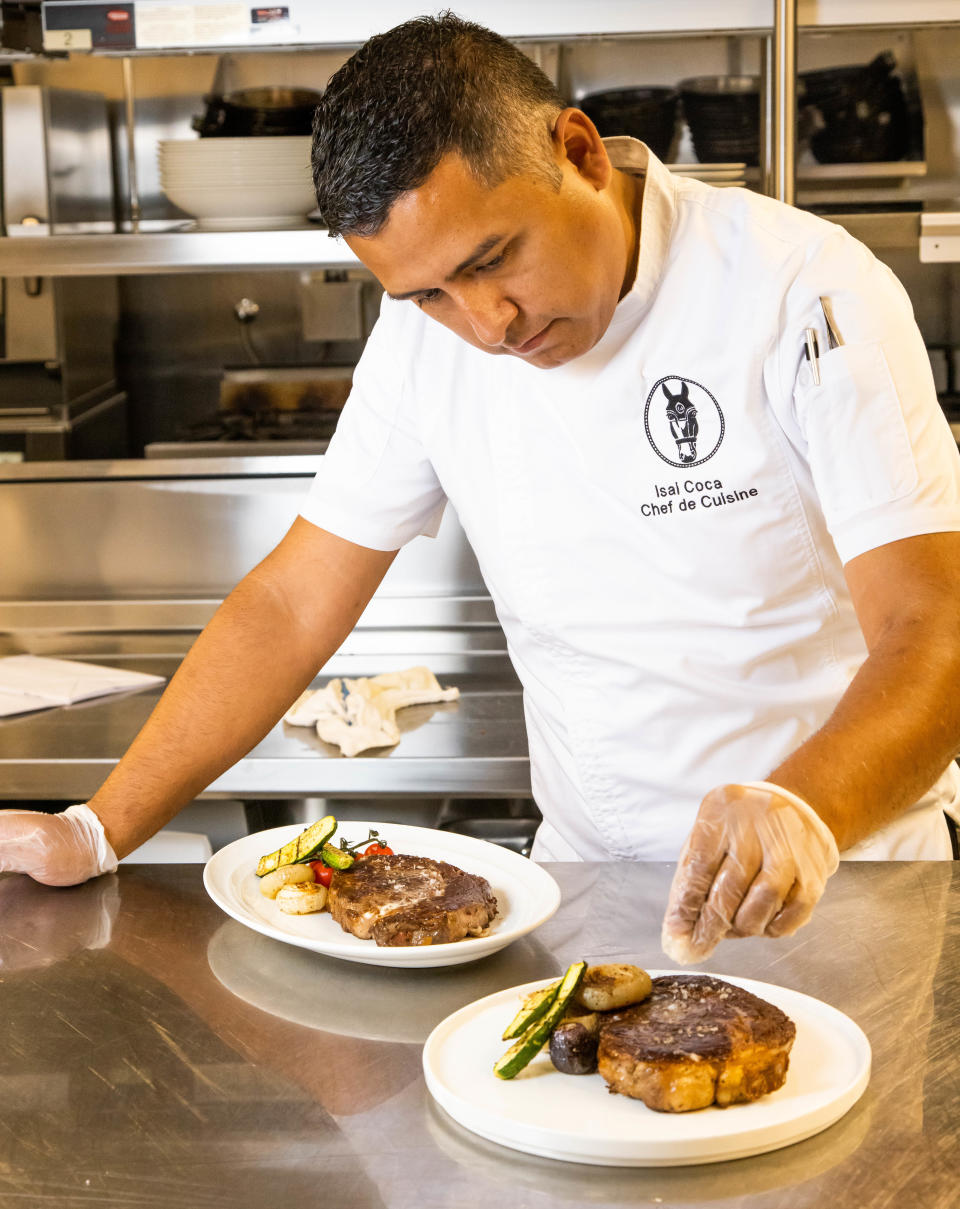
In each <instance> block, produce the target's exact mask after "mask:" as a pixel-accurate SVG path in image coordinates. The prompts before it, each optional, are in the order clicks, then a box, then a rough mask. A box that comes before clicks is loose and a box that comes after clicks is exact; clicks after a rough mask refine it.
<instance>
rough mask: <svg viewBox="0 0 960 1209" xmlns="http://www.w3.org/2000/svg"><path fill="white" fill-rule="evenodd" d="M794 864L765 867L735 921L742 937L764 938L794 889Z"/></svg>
mask: <svg viewBox="0 0 960 1209" xmlns="http://www.w3.org/2000/svg"><path fill="white" fill-rule="evenodd" d="M794 884H795V882H794V865H793V862H792V861H785V862H777V863H775V864H766V863H765V864H764V866H763V868H762V869H761V870H760V871H759V873H758V874H757V876H756V877H755V878H754V879H753V884H752V885H751V886H750V889H749V890H748V891H747V893H746V894H745V895H744V896H743V900H742V902H741V903H740V906H739V907H738V908H737V911H736V913H735V915H734V917H733V920H732V921H731V924H732V928H733V929H734V930H735V931H736V932H737V934H738V935H739V936H762V935H763V933H764V932H765V931H766V929H767V926H768V925H769V923H770V921H771V920H772V919H773V918H774V916H775V915H777V914H778V912H779V911H780V910H781V909H782V908H783V906H784V903H785V902H786V900H787V896H788V895H789V894H790V892H791V889H792V887H793V886H794Z"/></svg>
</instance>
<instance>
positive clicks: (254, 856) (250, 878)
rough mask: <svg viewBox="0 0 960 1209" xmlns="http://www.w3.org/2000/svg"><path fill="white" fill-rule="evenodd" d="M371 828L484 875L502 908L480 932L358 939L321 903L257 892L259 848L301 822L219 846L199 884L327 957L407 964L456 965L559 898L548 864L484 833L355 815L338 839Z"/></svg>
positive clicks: (538, 920) (537, 918)
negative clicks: (412, 942) (455, 937)
mask: <svg viewBox="0 0 960 1209" xmlns="http://www.w3.org/2000/svg"><path fill="white" fill-rule="evenodd" d="M371 828H373V829H375V830H377V831H379V833H380V837H381V840H382V842H383V843H385V844H388V845H389V846H390V847H391V848H392V849H393V850H394V852H404V853H410V854H412V855H416V856H427V857H431V858H432V859H434V860H440V861H448V862H449V863H450V864H451V865H456V866H458V868H460V869H464V870H466V871H467V872H468V873H475V874H478V875H479V876H480V877H485V878H486V879H487V881H488V882H489V883H490V886H491V889H492V890H493V892H494V894H495V895H496V897H497V903H498V905H499V908H500V913H499V915H498V916H497V918H496V919H495V920H494V921H493V923H492V924H491V925H490V927H489V928H488V929H487V931H486V932H485V933H484V935H483V936H474V937H467V938H466V939H464V940H459V941H456V942H455V943H454V944H438V945H423V946H412V947H409V948H401V947H393V946H385V947H383V948H380V947H378V946H377V945H376V944H375V943H374V942H373V941H372V940H359V939H358V938H357V937H356V936H352V935H350V933H349V932H344V931H343V929H342V928H341V927H340V925H339V924H337V923H335V922H334V921H333V919H332V918H331V917H330V915H329V914H328V913H327V912H326V911H324V912H321V913H319V914H316V915H285V914H284V913H283V912H282V911H281V910H280V908H279V907H278V906H277V904H276V902H274V901H273V900H272V899H269V898H265V897H264V896H263V894H261V893H260V885H259V879H258V878H257V875H256V873H255V872H254V871H255V869H256V865H257V861H258V860H259V858H260V857H261V856H263V855H264V854H265V853H268V852H272V851H274V850H275V849H277V848H279V847H281V845H283V844H286V843H288V842H289V841H290V840H292V839H293V838H294V837H295V836H297V835H299V834H300V832H301V831H303V827H302V826H299V825H298V824H293V825H291V826H287V827H274V828H272V829H271V830H269V831H260V832H256V833H255V834H253V835H247V836H244V837H243V838H242V839H239V840H234V842H233V843H232V844H228V845H227V846H226V847H225V848H221V850H220V851H219V852H217V853H215V854H214V855H213V856H212V857H211V858H210V860H209V861H208V862H207V864H206V866H205V867H204V871H203V884H204V886H205V887H206V890H207V893H208V894H209V895H210V897H211V898H212V899H213V901H214V902H215V903H216V904H217V906H218V907H220V909H221V910H223V911H225V912H226V913H227V914H228V915H229V916H231V917H232V918H233V919H235V920H237V921H238V922H239V923H241V924H245V925H246V926H247V927H248V928H252V929H253V930H254V932H260V933H261V934H262V935H264V936H271V937H273V939H274V940H282V941H285V942H286V943H287V944H291V945H297V946H299V947H300V948H302V949H311V950H313V952H315V953H323V954H324V955H326V956H327V957H339V958H342V959H343V960H344V961H358V962H361V963H363V964H365V965H376V966H395V967H403V968H405V969H416V968H425V967H433V966H447V965H460V964H462V963H463V962H467V961H476V960H478V959H479V958H481V957H486V956H487V955H488V954H490V953H496V952H497V951H498V950H499V949H502V948H504V947H505V946H506V945H508V944H510V943H511V941H514V940H517V939H518V938H519V937H521V936H526V935H527V933H528V932H532V931H533V930H534V928H538V927H539V926H540V925H541V924H542V923H544V922H545V921H546V920H548V919H549V918H550V917H551V915H553V914H554V912H555V911H556V909H557V907H558V906H559V905H560V887H559V886H558V885H557V883H556V882H555V881H554V879H553V878H552V877H551V876H550V874H549V873H547V871H546V870H545V869H543V868H541V866H540V865H535V864H534V863H533V861H530V860H527V858H526V857H523V856H520V855H519V854H517V853H516V852H511V851H510V850H509V849H507V848H501V847H499V846H498V845H496V844H489V843H487V841H486V840H478V839H474V838H473V837H472V836H466V835H457V834H456V833H454V832H448V831H435V830H432V829H431V828H429V827H409V826H406V825H403V824H399V823H376V822H374V823H368V822H354V821H350V822H344V823H342V824H341V825H340V827H339V828H338V829H337V833H336V836H335V839H336V840H339V839H341V838H346V839H347V840H349V841H350V842H351V843H352V842H355V841H357V840H362V839H363V838H364V836H366V835H367V833H368V831H369V830H370V829H371Z"/></svg>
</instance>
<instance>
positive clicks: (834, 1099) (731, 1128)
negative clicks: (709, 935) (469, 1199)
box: [423, 970, 870, 1167]
mask: <svg viewBox="0 0 960 1209" xmlns="http://www.w3.org/2000/svg"><path fill="white" fill-rule="evenodd" d="M664 972H672V973H676V972H677V971H675V970H674V971H657V970H651V971H650V973H651V975H652V976H653V977H656V976H657V975H658V974H659V973H664ZM715 977H718V978H724V979H726V981H727V982H732V983H736V985H737V986H741V987H744V988H745V989H746V990H748V991H752V992H753V994H755V995H759V996H760V997H761V998H762V999H766V1000H767V1001H768V1002H769V1003H773V1004H776V1006H777V1007H779V1008H780V1009H781V1010H782V1011H784V1012H786V1013H787V1015H788V1016H789V1017H790V1018H791V1019H792V1020H793V1022H794V1023H795V1024H796V1026H797V1036H796V1040H795V1042H794V1044H793V1049H792V1050H791V1053H790V1069H789V1072H788V1074H787V1081H786V1083H785V1084H784V1086H783V1087H781V1088H780V1090H779V1091H776V1092H773V1093H772V1094H771V1095H768V1096H763V1097H762V1098H761V1099H759V1100H755V1101H753V1102H752V1103H750V1104H738V1105H735V1106H732V1107H730V1108H725V1109H724V1108H717V1107H711V1108H704V1109H701V1110H700V1111H698V1112H689V1113H660V1112H654V1111H653V1110H652V1109H649V1108H647V1107H646V1105H645V1104H643V1103H642V1102H641V1101H639V1100H632V1099H629V1098H628V1097H626V1096H620V1095H611V1094H610V1092H609V1091H608V1090H607V1085H606V1083H605V1082H604V1080H603V1078H602V1077H601V1076H600V1075H599V1074H594V1075H562V1074H560V1073H559V1072H558V1071H557V1070H556V1069H555V1068H554V1066H553V1064H552V1063H551V1061H550V1058H549V1056H548V1055H547V1054H546V1052H543V1053H541V1054H540V1055H538V1057H536V1058H535V1059H534V1060H533V1062H531V1063H530V1065H529V1066H528V1067H527V1068H526V1069H525V1070H524V1071H521V1073H520V1074H519V1075H517V1076H516V1078H514V1079H511V1080H508V1081H504V1080H502V1079H498V1078H497V1077H496V1075H494V1073H493V1064H494V1062H495V1061H496V1060H497V1058H499V1057H500V1055H501V1054H502V1053H503V1052H504V1050H505V1049H506V1048H507V1043H506V1042H504V1041H501V1040H500V1035H501V1033H502V1032H503V1029H504V1028H505V1027H506V1025H507V1023H508V1021H509V1020H510V1019H511V1018H512V1016H513V1014H514V1013H515V1012H516V1010H517V1008H518V1006H519V1004H520V1000H521V998H522V997H523V996H524V995H525V994H527V993H528V992H530V991H533V990H536V989H537V988H538V987H541V986H546V985H547V983H548V982H549V980H541V981H539V982H531V983H528V984H527V985H525V986H519V987H513V988H512V989H510V990H507V991H499V992H498V993H497V994H495V995H488V996H487V997H486V998H485V999H479V1000H478V1001H477V1002H476V1003H472V1004H469V1005H468V1006H467V1007H464V1008H461V1009H460V1011H458V1012H454V1013H453V1015H452V1016H448V1017H447V1019H446V1020H444V1021H442V1022H441V1023H440V1024H438V1025H437V1027H436V1028H435V1029H434V1030H433V1032H432V1033H431V1034H430V1036H429V1037H428V1038H427V1042H426V1045H425V1046H424V1049H423V1068H424V1074H425V1076H426V1081H427V1088H428V1089H429V1091H430V1094H431V1095H432V1096H433V1098H434V1099H435V1100H436V1102H437V1103H438V1104H439V1105H440V1107H441V1108H443V1109H445V1110H446V1112H448V1113H449V1114H450V1116H451V1117H453V1119H454V1120H455V1121H457V1122H459V1124H461V1125H463V1126H464V1127H465V1128H467V1129H469V1130H471V1131H472V1132H473V1133H476V1134H479V1135H480V1136H481V1137H483V1138H488V1139H489V1140H490V1141H492V1142H498V1143H499V1144H500V1145H501V1146H508V1147H510V1148H511V1149H513V1150H522V1151H525V1152H527V1153H528V1154H536V1155H543V1156H545V1157H547V1158H552V1159H562V1160H564V1161H566V1162H571V1163H593V1164H596V1165H600V1166H610V1167H675V1166H681V1165H685V1164H690V1163H715V1162H719V1161H722V1160H726V1159H739V1158H745V1157H746V1156H748V1155H754V1154H763V1153H764V1152H765V1151H768V1150H776V1149H778V1148H779V1147H781V1146H788V1145H790V1144H792V1143H793V1142H799V1141H801V1140H802V1139H803V1138H808V1137H811V1136H812V1135H813V1134H815V1133H819V1132H820V1131H821V1130H822V1129H826V1128H827V1126H828V1125H832V1124H833V1122H834V1121H837V1120H839V1118H840V1117H842V1116H843V1114H844V1113H845V1112H847V1111H848V1110H849V1109H850V1108H852V1107H853V1105H854V1104H855V1103H856V1102H857V1100H859V1098H860V1096H861V1095H862V1094H863V1092H864V1089H865V1088H866V1086H867V1082H868V1081H869V1078H870V1043H869V1041H868V1040H867V1038H866V1036H865V1035H864V1033H863V1032H862V1030H861V1029H860V1028H859V1027H858V1026H857V1025H856V1024H854V1022H853V1021H852V1020H851V1019H850V1018H849V1017H848V1016H845V1015H844V1014H843V1013H842V1012H840V1011H837V1009H836V1008H833V1007H831V1006H830V1005H829V1004H826V1003H823V1002H822V1001H821V1000H819V999H813V998H811V997H810V996H809V995H802V994H800V993H799V992H798V991H791V990H787V989H786V988H784V987H778V986H772V985H770V984H768V983H764V982H754V981H752V980H750V979H746V978H733V977H728V976H727V975H719V974H718V975H715Z"/></svg>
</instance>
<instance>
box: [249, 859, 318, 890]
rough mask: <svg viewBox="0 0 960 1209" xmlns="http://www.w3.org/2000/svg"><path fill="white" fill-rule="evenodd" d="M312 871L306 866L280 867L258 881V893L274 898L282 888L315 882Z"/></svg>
mask: <svg viewBox="0 0 960 1209" xmlns="http://www.w3.org/2000/svg"><path fill="white" fill-rule="evenodd" d="M315 881H316V878H315V877H314V876H313V870H312V869H311V868H310V866H309V865H307V864H302V865H281V866H280V868H279V869H274V871H273V872H272V873H267V874H266V875H265V876H264V877H261V879H260V893H261V894H263V895H265V896H266V897H267V898H276V897H277V894H278V893H279V892H280V890H282V889H283V887H284V886H294V885H296V884H297V883H298V882H315Z"/></svg>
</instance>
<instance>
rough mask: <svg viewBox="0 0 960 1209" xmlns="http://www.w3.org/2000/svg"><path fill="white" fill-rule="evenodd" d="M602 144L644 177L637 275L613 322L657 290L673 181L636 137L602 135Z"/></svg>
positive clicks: (672, 208) (613, 158)
mask: <svg viewBox="0 0 960 1209" xmlns="http://www.w3.org/2000/svg"><path fill="white" fill-rule="evenodd" d="M603 145H604V146H605V147H606V149H607V154H608V155H609V156H610V162H611V163H612V164H613V166H614V167H615V168H619V169H620V170H621V171H623V172H627V173H629V174H630V175H631V176H638V177H642V178H643V181H644V185H643V199H642V201H641V203H640V232H639V238H640V248H639V251H638V253H637V275H636V277H635V278H634V282H633V285H632V287H631V288H630V290H629V292H628V293H627V294H625V295H624V297H623V298H622V299H621V300H620V302H619V303H618V304H617V309H616V311H615V312H614V315H613V319H612V322H613V323H616V322H617V321H618V320H619V319H620V318H621V317H623V318H627V317H628V316H634V317H635V316H636V313H637V307H638V304H639V307H640V309H641V310H646V308H647V307H648V306H649V305H650V303H651V302H652V301H653V296H654V294H655V293H656V292H657V287H658V286H659V284H660V278H661V277H662V276H663V269H664V265H665V263H666V259H667V251H668V249H669V247H670V237H671V234H672V231H673V224H674V219H675V217H676V210H677V204H676V182H675V181H674V179H673V177H672V176H671V175H670V171H669V169H667V168H665V167H664V165H663V164H662V163H661V162H660V160H658V159H657V157H656V156H655V155H654V154H653V152H652V151H651V150H650V148H649V147H648V146H647V145H646V144H645V143H641V142H640V141H639V139H634V138H630V137H629V136H628V135H616V136H614V137H611V138H605V139H604V140H603Z"/></svg>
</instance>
